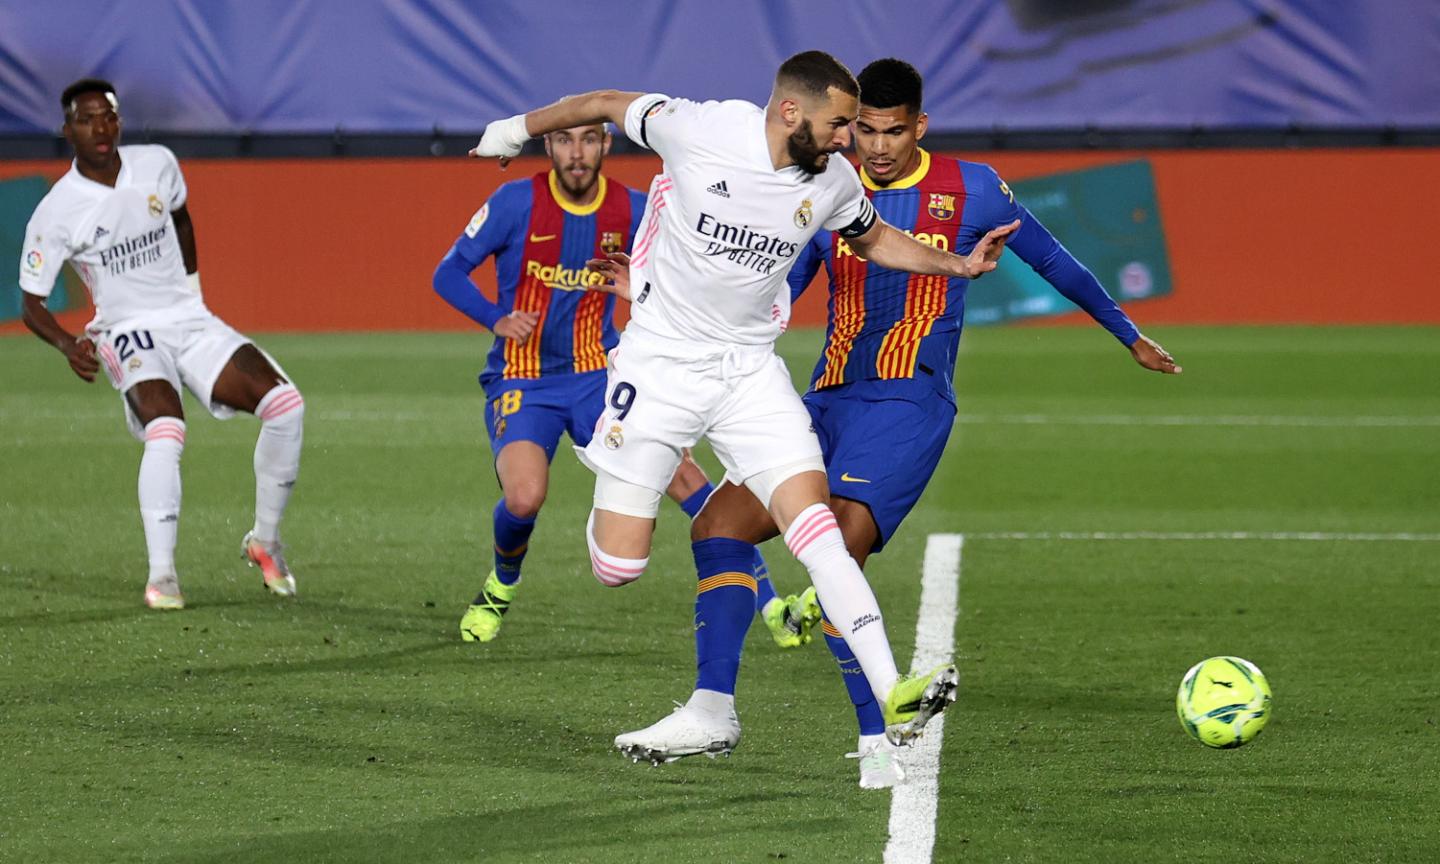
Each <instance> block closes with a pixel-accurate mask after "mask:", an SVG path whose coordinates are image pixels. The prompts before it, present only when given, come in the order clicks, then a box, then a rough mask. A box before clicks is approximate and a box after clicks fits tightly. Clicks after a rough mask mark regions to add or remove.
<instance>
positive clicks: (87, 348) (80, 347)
mask: <svg viewBox="0 0 1440 864" xmlns="http://www.w3.org/2000/svg"><path fill="white" fill-rule="evenodd" d="M65 359H66V360H68V361H70V368H71V369H72V370H73V371H74V372H75V374H76V375H79V376H80V377H81V378H83V379H85V380H86V381H94V380H95V374H96V373H97V372H99V371H100V361H99V359H97V358H96V357H95V343H94V342H91V341H90V340H89V339H76V340H74V341H73V342H71V343H70V345H69V346H68V347H66V349H65Z"/></svg>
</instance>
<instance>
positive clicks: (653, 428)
mask: <svg viewBox="0 0 1440 864" xmlns="http://www.w3.org/2000/svg"><path fill="white" fill-rule="evenodd" d="M858 94H859V86H858V85H857V84H856V82H855V78H854V76H853V75H851V74H850V71H849V70H848V69H846V68H845V66H844V65H843V64H841V63H840V62H839V61H838V60H836V59H835V58H833V57H831V56H830V55H828V54H825V53H824V52H820V51H807V52H804V53H802V54H797V55H795V56H794V57H791V58H790V59H788V60H786V61H785V63H783V64H782V65H781V66H780V69H779V72H778V74H777V76H776V79H775V86H774V89H773V91H772V93H771V96H770V101H769V103H768V104H767V105H766V106H765V107H764V108H763V109H762V108H760V107H758V106H756V105H753V104H751V103H748V102H744V101H725V102H705V103H696V102H691V101H688V100H683V99H672V98H670V97H669V96H665V95H663V94H659V93H651V94H645V93H624V92H617V91H614V90H601V91H594V92H591V93H585V94H581V95H578V96H570V97H566V98H565V99H562V100H560V101H559V102H556V103H555V104H553V105H550V106H547V107H545V108H541V109H538V110H536V111H532V112H530V113H528V114H523V115H516V116H515V117H511V118H509V119H506V120H501V121H496V122H494V123H491V124H489V125H488V126H487V127H486V130H485V134H484V137H482V138H481V140H480V143H479V144H478V145H477V146H476V147H475V149H474V150H472V151H471V155H472V156H481V157H487V156H499V157H501V164H502V166H503V165H504V164H506V162H507V161H508V160H509V159H510V158H511V157H513V156H515V155H517V154H518V153H519V152H520V148H521V146H522V145H523V144H524V142H525V141H526V140H527V139H528V138H530V137H531V136H534V135H541V134H544V133H546V132H550V131H553V130H555V129H563V128H568V127H571V126H576V125H580V124H583V123H595V122H601V121H604V120H609V121H612V122H614V123H616V124H617V125H618V126H621V127H622V128H624V130H625V132H626V134H627V135H629V136H630V138H631V139H632V140H634V141H635V142H637V143H639V144H641V145H642V146H645V147H648V148H650V149H652V150H655V151H656V152H657V153H659V154H660V156H661V157H662V158H663V159H664V163H665V164H664V169H663V171H662V173H661V174H660V175H659V176H658V177H656V178H655V180H654V181H653V183H652V184H651V187H650V197H649V201H648V202H647V205H646V213H645V217H644V219H643V220H642V222H641V227H640V230H639V234H638V236H637V238H636V241H635V247H634V252H633V254H632V258H631V269H630V285H631V291H632V292H633V296H632V297H631V319H630V324H629V325H628V327H627V328H626V330H625V333H624V334H623V335H622V337H621V340H620V344H619V346H618V347H617V348H616V349H615V350H614V351H613V352H612V353H611V355H610V368H609V380H608V383H607V390H606V400H605V401H606V410H605V413H604V414H603V415H602V416H601V418H600V420H599V424H598V425H597V428H596V434H595V436H594V438H593V439H592V440H591V442H590V444H589V446H588V447H586V448H585V450H584V451H583V454H582V458H583V459H584V461H585V462H586V464H587V465H588V466H589V467H590V468H591V469H592V470H593V471H594V472H595V474H596V481H595V504H594V509H593V510H592V512H591V515H590V519H589V521H588V522H587V525H586V538H587V542H588V545H589V548H590V558H591V563H592V566H593V568H594V570H595V573H596V575H597V577H604V579H602V581H615V582H628V581H633V580H634V579H636V578H638V577H639V576H640V574H641V573H643V572H644V570H645V566H646V563H647V562H648V560H649V555H650V544H651V537H652V534H653V530H654V519H655V514H656V511H657V508H658V506H659V500H660V495H661V493H662V492H663V491H664V490H665V487H666V484H667V483H668V482H669V480H670V477H671V475H672V474H673V473H674V471H675V467H676V465H678V464H679V460H680V458H681V453H682V451H683V448H685V447H689V446H691V445H693V444H694V443H695V442H696V441H698V440H699V439H700V438H701V437H702V436H703V437H705V438H707V439H708V440H709V441H710V444H711V446H712V447H713V448H714V450H715V453H716V455H717V456H718V457H719V459H720V461H721V463H722V464H723V465H724V466H725V469H726V471H727V474H728V477H729V479H730V480H732V481H734V482H736V483H743V484H744V485H745V486H746V487H748V488H749V489H750V490H751V491H753V492H754V493H755V496H756V497H757V498H758V499H759V500H760V501H761V502H762V503H763V504H764V505H765V506H766V508H767V509H768V510H769V511H770V513H771V514H772V516H773V517H774V518H775V522H776V525H777V526H779V528H780V530H781V531H782V532H783V534H784V537H785V542H786V545H787V546H788V547H789V548H790V550H791V552H792V553H793V554H794V555H795V556H796V558H798V559H799V560H800V562H801V563H802V564H803V565H804V566H805V568H806V569H807V570H808V571H809V573H810V578H811V581H812V582H813V584H814V586H815V588H816V591H817V592H818V594H819V596H820V603H821V605H823V606H824V608H825V610H826V612H827V614H828V616H829V618H830V620H831V621H833V622H835V624H836V626H837V627H838V628H839V629H840V630H841V632H842V635H843V636H844V638H845V640H846V642H847V643H848V644H849V645H850V646H851V648H852V650H853V651H854V653H855V656H856V657H857V658H858V659H859V661H860V664H861V667H862V669H863V670H864V672H865V675H866V678H867V679H868V680H869V681H870V683H871V685H872V687H873V688H874V691H875V694H876V698H877V700H878V701H879V702H880V703H881V704H882V705H884V706H885V709H884V710H885V715H886V721H887V724H888V725H889V732H890V734H891V736H892V738H893V739H894V740H896V741H897V743H900V742H904V741H908V740H910V739H911V738H913V737H914V736H915V735H917V734H918V733H919V732H920V730H921V729H922V728H923V727H924V725H925V723H926V722H927V721H928V720H929V718H930V717H932V716H934V715H935V714H936V713H938V712H939V711H941V710H943V709H944V707H945V706H946V705H947V704H949V702H951V701H953V699H954V698H955V687H956V683H957V675H956V671H955V667H954V666H953V665H948V664H946V665H942V666H940V667H938V668H936V669H935V670H933V671H932V672H931V673H929V674H928V675H922V676H915V677H913V678H912V677H901V676H900V675H899V674H898V671H897V670H896V666H895V660H894V657H893V655H892V653H891V650H890V644H889V641H888V639H887V638H886V635H885V630H884V624H883V620H882V618H881V615H880V608H879V606H878V604H877V603H876V601H875V596H874V594H873V592H872V591H871V590H870V586H869V585H868V583H867V582H866V581H865V576H864V574H863V573H862V572H861V570H860V568H859V567H858V566H857V565H856V564H855V562H854V560H853V559H852V558H851V557H850V556H849V554H848V552H847V551H846V548H845V543H844V540H843V538H842V537H841V534H840V531H839V528H838V526H837V524H836V521H835V516H834V514H833V513H832V512H831V510H830V508H829V505H828V501H829V492H828V486H827V481H826V476H825V466H824V462H823V460H822V458H821V454H820V446H819V443H818V441H817V440H816V437H815V434H814V432H813V431H811V430H810V428H809V427H810V418H809V415H808V413H807V412H806V410H805V407H804V406H803V405H802V404H801V402H800V397H799V396H798V395H797V394H796V392H795V388H794V385H793V384H792V383H791V379H790V376H789V373H788V371H787V370H786V368H785V365H784V363H783V361H781V360H780V358H779V357H778V356H776V354H775V352H774V343H775V339H776V338H777V337H778V336H779V334H780V331H781V328H782V325H783V322H785V321H787V320H788V319H789V303H790V297H789V293H788V289H787V286H786V282H785V275H786V273H787V272H788V270H789V268H790V266H791V264H792V263H794V260H795V255H796V253H797V252H798V251H799V250H800V248H801V247H803V246H804V244H805V243H806V242H807V241H808V240H809V239H810V238H811V236H813V235H814V233H815V232H816V231H818V230H819V229H820V228H821V227H822V226H823V227H825V228H827V229H830V230H834V231H837V232H839V233H840V234H841V235H842V236H845V237H846V238H848V241H849V242H850V244H851V245H852V246H853V247H855V250H856V254H859V255H862V256H864V257H865V258H868V259H870V260H872V261H875V262H876V263H877V264H880V265H882V266H886V267H891V268H894V269H899V270H908V271H911V272H916V273H930V274H936V275H954V276H963V277H966V278H975V277H978V276H979V275H981V274H982V273H985V272H988V271H989V270H992V269H994V267H995V263H994V262H995V260H996V259H997V258H998V257H999V256H1000V254H1001V252H1002V251H1003V247H1004V238H1005V237H1007V236H1008V235H1009V234H1010V233H1013V231H1014V230H1015V229H1016V228H1017V227H1018V226H1019V223H1018V222H1016V223H1013V224H1011V225H1007V226H1004V227H1002V228H999V229H996V230H995V231H992V232H990V234H987V235H986V237H985V238H984V239H983V240H982V241H981V242H980V243H979V244H978V245H977V246H976V247H975V250H974V251H973V252H972V253H971V254H970V255H969V256H968V257H966V258H961V257H959V256H956V255H952V254H950V253H948V252H943V251H940V250H937V249H932V248H930V247H928V246H925V245H923V244H921V243H919V242H918V241H916V240H914V239H913V238H911V237H908V236H906V235H905V234H903V233H902V232H900V231H897V230H895V229H894V228H892V227H890V226H889V225H887V224H885V222H884V221H883V220H881V219H880V218H879V217H878V216H877V214H876V213H875V210H874V208H873V207H872V206H871V204H870V202H869V201H868V199H867V198H866V197H865V194H864V189H863V187H862V186H861V183H860V180H859V177H858V176H857V175H856V173H855V169H854V168H853V167H852V166H851V165H850V164H849V163H848V162H846V161H845V160H844V159H830V158H829V157H830V155H831V154H833V153H836V152H838V151H840V150H842V149H844V148H845V147H846V146H848V145H849V143H850V127H849V124H850V122H851V121H852V120H854V119H855V116H856V114H857V112H858ZM697 566H698V567H699V568H700V575H701V580H700V586H699V590H700V596H699V598H698V599H697V604H696V608H697V614H696V628H697V631H700V632H702V633H704V632H707V631H705V630H702V629H701V628H705V627H710V626H711V625H712V624H714V625H716V626H714V627H712V629H713V630H717V631H718V630H721V629H723V627H724V626H725V625H723V624H722V623H721V622H722V621H725V620H729V621H739V617H738V616H735V615H733V614H724V613H723V612H721V611H719V610H717V613H716V614H715V615H713V616H710V615H707V613H706V608H705V603H706V600H707V594H716V595H719V594H721V593H722V592H721V590H720V589H730V591H731V593H733V594H738V595H739V597H738V598H737V599H740V600H741V601H742V602H743V599H744V589H745V588H746V587H747V585H746V582H747V580H746V578H745V576H744V574H741V573H729V572H727V573H716V574H710V575H709V576H707V574H706V572H705V569H704V562H703V561H702V560H701V556H700V555H699V553H698V551H697ZM748 587H749V589H750V591H751V594H750V602H753V588H754V582H753V579H751V580H748ZM715 602H717V603H723V602H733V601H723V600H718V599H717V600H716V601H715ZM739 623H740V626H741V627H742V628H744V627H748V619H745V620H743V621H740V622H739ZM744 633H745V631H744V629H739V630H738V631H734V630H732V631H731V632H728V633H712V634H710V636H709V637H708V638H710V639H712V640H714V641H715V644H716V646H717V653H718V654H724V653H726V651H733V653H734V654H735V655H736V656H735V662H733V663H732V662H727V663H720V664H715V665H716V667H717V668H715V669H712V670H709V672H708V673H707V670H706V668H705V666H706V664H704V663H703V662H702V664H701V675H700V679H699V680H698V681H697V685H696V688H695V690H694V691H693V693H692V694H691V697H690V699H689V701H688V702H687V703H686V704H685V705H683V706H681V707H680V708H679V709H677V710H676V711H675V712H674V713H672V714H671V715H670V716H668V717H665V718H663V719H662V720H660V721H659V722H658V723H655V724H654V725H652V726H650V727H647V728H645V729H641V730H639V731H636V732H631V733H627V734H623V735H620V736H618V737H617V738H616V739H615V745H616V747H618V748H619V749H620V750H621V751H622V752H624V753H625V754H626V755H628V756H630V757H632V758H634V759H636V760H639V759H645V760H647V761H651V762H656V763H658V762H664V761H671V760H674V759H678V758H680V757H682V756H690V755H695V754H699V753H708V754H710V755H714V754H717V753H728V752H729V751H730V750H732V749H733V748H734V747H735V745H736V744H737V743H738V742H739V739H740V724H739V720H738V718H737V715H736V713H735V699H734V683H735V677H736V674H737V673H738V645H739V644H740V642H742V641H743V639H744ZM702 650H703V649H702Z"/></svg>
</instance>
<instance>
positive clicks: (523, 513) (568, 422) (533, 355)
mask: <svg viewBox="0 0 1440 864" xmlns="http://www.w3.org/2000/svg"><path fill="white" fill-rule="evenodd" d="M610 143H611V136H610V134H609V132H608V131H607V130H606V128H605V127H604V126H601V125H596V126H581V127H576V128H572V129H565V130H561V131H559V132H555V133H552V134H550V135H548V136H546V138H545V150H546V152H547V153H548V154H549V156H550V160H551V169H550V170H549V171H544V172H541V173H539V174H536V175H535V176H533V177H530V178H528V179H525V180H516V181H513V182H510V183H506V184H504V185H503V186H501V187H500V188H499V189H497V190H496V191H495V193H494V194H493V195H492V196H491V197H490V200H489V201H487V202H486V203H485V205H484V206H482V207H481V208H480V210H479V211H478V212H476V214H475V215H474V217H473V218H471V220H470V223H469V225H467V226H466V228H465V231H464V233H463V234H462V235H461V236H460V238H459V239H457V240H456V241H455V245H454V246H453V247H451V249H450V251H449V252H448V253H447V254H446V255H445V257H444V259H442V260H441V262H440V265H439V267H437V268H436V270H435V278H434V287H435V291H436V292H437V293H438V294H440V296H441V297H443V298H444V299H445V300H446V301H447V302H448V303H450V305H452V306H454V307H455V308H456V309H458V310H459V311H461V312H463V313H464V314H465V315H467V316H469V317H470V318H471V319H472V320H473V321H475V322H476V323H477V324H480V325H481V326H483V327H485V328H487V329H489V330H491V331H493V332H494V333H495V335H496V337H497V338H496V340H495V344H494V346H493V347H492V348H491V349H490V354H489V358H488V360H487V362H486V365H485V369H484V371H483V372H481V374H480V385H481V387H482V388H483V389H484V391H485V398H486V405H485V421H486V428H487V430H488V432H489V434H490V442H491V447H492V449H493V451H494V452H495V454H496V456H495V473H496V475H497V476H498V477H499V480H500V487H501V490H502V497H501V499H500V500H499V501H498V502H497V503H496V505H495V509H494V513H493V517H494V548H495V566H494V569H493V570H492V571H491V572H490V574H489V576H488V577H487V578H486V580H485V583H484V586H483V587H482V588H481V590H480V593H479V594H478V595H477V596H476V598H475V600H474V602H473V603H472V604H471V605H470V608H469V609H468V610H467V611H466V613H465V615H464V617H463V618H462V619H461V622H460V635H461V638H463V639H464V640H465V641H467V642H472V641H477V640H478V641H481V642H489V641H490V640H491V639H494V638H495V636H496V635H497V634H498V633H499V630H500V624H501V619H502V616H504V614H505V612H506V611H507V610H508V608H509V606H510V604H511V602H512V601H513V600H514V598H515V594H516V591H517V588H518V586H519V582H520V568H521V564H522V562H523V561H524V559H525V553H526V551H527V550H528V548H529V542H530V534H531V532H532V531H533V530H534V527H535V519H536V516H537V515H538V514H539V512H540V508H541V505H542V504H543V503H544V501H545V496H546V493H547V491H548V488H549V480H550V460H551V459H552V458H554V456H555V449H556V447H557V446H558V445H559V442H560V435H561V433H562V432H564V433H568V434H569V436H570V439H571V440H572V441H574V442H575V443H576V444H577V445H579V446H584V445H585V444H587V443H588V442H589V441H590V438H591V436H592V434H593V433H594V432H595V422H596V419H597V418H598V417H599V416H600V413H601V410H602V408H603V407H604V394H605V365H606V355H607V354H608V353H609V351H610V349H612V348H614V347H615V344H616V342H617V341H618V339H619V337H618V335H617V333H616V330H615V322H614V309H615V297H614V296H613V295H610V294H605V293H602V292H596V291H589V290H587V288H590V287H593V286H594V285H595V284H596V283H598V282H599V281H600V279H601V277H600V276H599V275H598V274H596V273H592V272H590V271H588V270H586V269H585V262H586V260H587V259H589V258H592V257H595V256H596V255H598V254H601V253H606V252H620V251H625V250H628V249H629V248H630V245H631V242H632V241H633V238H634V236H635V229H636V226H637V225H638V223H639V221H640V217H641V215H642V214H643V213H644V210H645V195H644V193H642V192H637V191H634V190H632V189H628V188H626V187H625V186H622V185H621V184H619V183H616V182H614V181H612V180H609V179H607V178H606V177H605V176H604V175H603V174H602V173H601V167H602V165H603V162H604V157H605V154H606V153H608V152H609V150H610ZM491 256H494V258H495V271H496V277H497V280H496V281H497V283H498V285H499V296H498V298H497V299H498V301H499V302H498V303H491V302H490V301H489V300H488V299H487V298H485V297H484V296H483V295H482V294H481V293H480V292H479V290H477V289H476V287H475V285H474V283H472V282H471V281H470V273H471V271H473V270H474V269H475V268H476V267H478V266H480V264H481V263H483V262H484V260H485V259H486V258H488V257H491ZM712 488H713V487H711V485H710V484H709V482H708V481H707V480H706V478H705V475H704V473H703V472H702V471H701V469H700V467H699V466H698V465H696V464H695V463H694V462H693V461H691V460H689V459H686V460H684V461H683V462H682V464H681V466H680V469H679V470H678V471H677V472H676V474H675V479H674V480H673V481H672V483H671V485H670V489H669V490H668V491H669V494H670V496H671V497H672V498H674V499H675V500H676V501H677V502H679V504H680V506H681V507H682V509H684V510H685V512H686V513H687V514H689V515H690V516H692V517H693V516H694V515H695V513H697V512H699V510H700V507H701V506H702V505H703V504H704V503H705V499H706V498H707V497H708V496H709V494H710V492H711V491H712ZM749 566H750V567H751V568H753V570H754V572H755V573H756V576H757V578H764V577H765V562H764V559H763V558H761V557H760V553H759V552H758V551H754V553H753V558H752V563H751V564H750V565H749ZM766 583H767V584H768V579H767V580H766ZM607 584H608V583H607ZM615 584H623V583H619V582H617V583H615ZM770 597H771V598H774V600H773V603H772V604H771V605H770V606H769V607H768V608H767V609H766V610H764V617H765V620H766V623H767V625H769V626H770V628H771V631H772V634H773V635H774V636H775V639H776V641H777V643H779V644H781V646H782V647H793V646H795V645H799V644H802V642H807V641H809V632H808V630H809V626H810V625H811V624H813V621H814V620H815V619H814V616H813V613H812V617H810V618H808V619H807V617H806V616H805V615H804V609H805V601H803V600H802V599H801V598H798V597H786V598H775V597H774V591H773V588H772V589H771V592H770Z"/></svg>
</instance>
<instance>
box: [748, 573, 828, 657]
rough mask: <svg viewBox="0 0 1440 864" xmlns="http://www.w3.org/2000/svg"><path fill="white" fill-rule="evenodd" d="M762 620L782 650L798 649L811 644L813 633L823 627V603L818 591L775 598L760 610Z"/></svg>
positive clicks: (811, 589) (807, 589) (807, 590)
mask: <svg viewBox="0 0 1440 864" xmlns="http://www.w3.org/2000/svg"><path fill="white" fill-rule="evenodd" d="M760 617H761V618H762V619H763V620H764V621H765V626H766V627H767V628H768V629H769V630H770V635H771V636H772V637H774V639H775V644H776V645H779V646H780V647H781V648H798V647H800V646H801V645H808V644H809V643H810V639H811V634H810V631H811V630H813V629H815V625H816V624H818V623H820V603H819V602H818V601H817V600H816V599H815V589H814V588H813V587H811V588H806V589H805V592H804V593H803V594H800V595H798V596H797V595H795V594H791V595H790V596H789V597H786V598H784V599H781V598H779V597H775V598H773V599H771V600H770V602H769V603H766V604H765V608H764V609H761V610H760Z"/></svg>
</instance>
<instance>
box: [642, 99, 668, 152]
mask: <svg viewBox="0 0 1440 864" xmlns="http://www.w3.org/2000/svg"><path fill="white" fill-rule="evenodd" d="M667 101H669V100H667V99H656V100H655V101H654V102H651V103H650V104H649V105H646V106H645V110H644V111H641V112H640V143H641V144H644V145H645V146H646V147H650V139H649V138H647V137H646V136H645V124H646V122H647V121H649V119H650V115H652V114H654V113H655V112H656V111H658V110H659V109H660V106H662V105H664V104H665V103H666V102H667ZM650 149H651V150H654V149H655V148H654V147H650Z"/></svg>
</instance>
